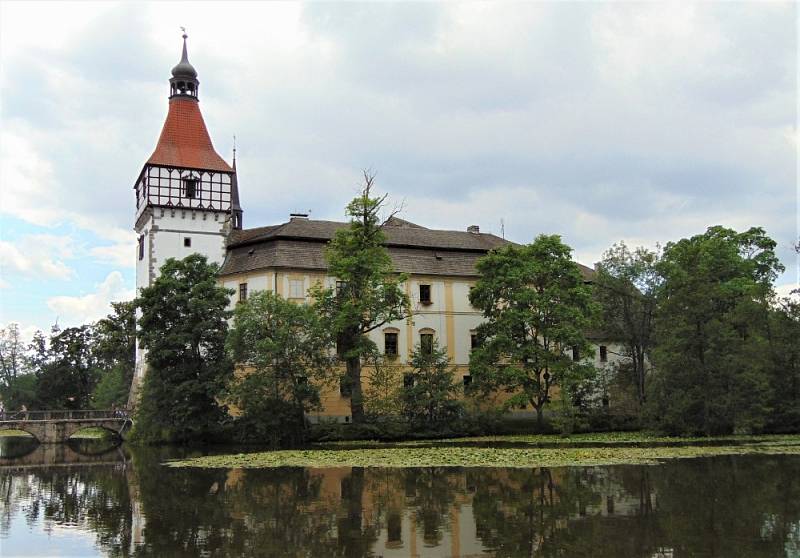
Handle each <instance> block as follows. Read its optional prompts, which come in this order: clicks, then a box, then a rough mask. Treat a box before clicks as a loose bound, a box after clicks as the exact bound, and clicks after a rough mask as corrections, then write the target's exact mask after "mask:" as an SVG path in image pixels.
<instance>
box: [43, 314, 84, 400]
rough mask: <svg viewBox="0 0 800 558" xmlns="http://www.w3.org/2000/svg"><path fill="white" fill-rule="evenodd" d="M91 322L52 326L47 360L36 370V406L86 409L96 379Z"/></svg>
mask: <svg viewBox="0 0 800 558" xmlns="http://www.w3.org/2000/svg"><path fill="white" fill-rule="evenodd" d="M94 342H95V333H94V328H93V327H92V326H90V325H83V326H79V327H68V328H66V329H64V330H58V329H56V328H54V334H53V335H52V336H51V337H50V348H49V351H48V359H47V361H46V362H45V363H44V365H43V366H42V367H41V368H40V369H39V370H38V371H37V376H38V381H37V384H36V406H38V407H39V408H42V409H87V408H89V404H90V399H91V394H92V391H93V390H94V388H95V385H96V384H97V380H98V378H99V370H98V362H97V359H96V357H95V354H94V351H93V345H94Z"/></svg>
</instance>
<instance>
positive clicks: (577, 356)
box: [572, 347, 581, 360]
mask: <svg viewBox="0 0 800 558" xmlns="http://www.w3.org/2000/svg"><path fill="white" fill-rule="evenodd" d="M580 359H581V352H580V351H579V350H578V347H572V360H580Z"/></svg>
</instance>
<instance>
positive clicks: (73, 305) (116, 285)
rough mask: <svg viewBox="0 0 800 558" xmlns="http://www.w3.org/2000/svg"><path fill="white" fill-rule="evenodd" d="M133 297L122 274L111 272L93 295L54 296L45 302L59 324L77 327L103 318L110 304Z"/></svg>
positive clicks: (107, 312) (133, 292) (133, 294)
mask: <svg viewBox="0 0 800 558" xmlns="http://www.w3.org/2000/svg"><path fill="white" fill-rule="evenodd" d="M134 296H135V291H134V289H129V288H127V287H126V286H125V281H124V279H123V278H122V274H121V273H120V272H119V271H112V272H111V273H109V274H108V277H106V278H105V280H104V281H103V282H102V283H100V284H99V285H97V286H96V288H95V291H94V292H93V293H89V294H86V295H83V296H54V297H51V298H49V299H48V300H47V306H48V307H49V308H50V310H52V311H53V312H54V313H55V314H56V315H57V316H58V320H59V324H63V325H77V324H85V323H89V322H94V321H96V320H99V319H101V318H104V317H105V316H107V315H108V314H109V313H110V312H111V303H112V302H119V301H122V300H131V299H133V298H134Z"/></svg>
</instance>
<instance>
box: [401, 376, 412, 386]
mask: <svg viewBox="0 0 800 558" xmlns="http://www.w3.org/2000/svg"><path fill="white" fill-rule="evenodd" d="M403 387H404V388H411V387H414V374H403Z"/></svg>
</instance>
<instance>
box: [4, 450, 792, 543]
mask: <svg viewBox="0 0 800 558" xmlns="http://www.w3.org/2000/svg"><path fill="white" fill-rule="evenodd" d="M173 456H174V449H173V450H166V452H164V451H162V450H160V449H153V448H143V449H136V450H135V451H134V452H133V457H134V459H133V462H132V463H128V464H127V466H122V465H119V466H98V467H80V466H78V467H53V468H49V469H47V468H42V469H29V470H25V471H16V472H12V473H10V474H6V472H5V471H4V474H2V475H0V500H1V501H2V502H1V503H0V532H2V533H8V529H9V525H10V521H11V518H12V517H19V516H22V517H25V518H27V520H28V522H29V523H30V524H42V523H43V524H44V527H45V530H46V529H47V528H48V526H49V525H54V524H56V523H59V524H67V525H78V526H80V527H81V528H83V529H86V530H91V531H93V532H94V533H95V536H96V539H97V543H98V546H99V548H101V549H102V552H104V553H106V554H108V555H111V556H127V555H128V554H129V553H130V552H131V548H132V546H134V548H133V550H132V552H133V554H134V555H136V556H178V557H180V556H186V557H189V556H200V555H206V556H208V555H210V556H255V557H258V556H289V557H301V556H315V557H316V556H320V557H323V556H324V557H333V558H345V557H363V558H366V557H370V556H374V555H375V554H376V553H380V552H379V551H378V550H377V548H378V546H377V543H378V538H379V536H380V537H384V536H385V537H386V541H385V542H386V545H387V547H388V548H394V549H398V548H401V547H404V548H406V549H409V545H413V544H417V543H416V542H415V541H419V539H418V538H415V541H409V540H403V537H405V536H406V534H407V533H408V531H405V533H404V532H403V529H406V528H407V527H408V526H409V524H411V528H412V529H413V528H416V530H417V532H418V533H419V535H421V538H422V540H423V541H424V543H425V544H426V545H427V546H429V547H430V546H441V545H442V544H443V540H446V537H444V536H443V534H444V533H445V532H447V531H448V530H450V531H451V532H452V535H453V537H460V540H459V541H458V542H459V543H460V544H461V545H462V546H464V547H466V546H469V547H470V548H474V547H475V546H476V545H475V544H473V543H475V542H476V541H470V540H468V539H467V537H468V536H470V535H469V533H471V532H472V527H471V526H467V525H465V524H464V523H463V521H464V519H463V518H462V519H461V520H460V523H459V522H457V521H454V519H453V518H454V517H455V516H454V514H456V513H458V511H459V509H461V510H463V509H465V508H469V507H470V506H471V507H472V515H473V516H474V519H475V533H476V536H477V542H478V543H479V544H480V545H482V546H483V547H485V548H486V549H487V551H488V552H489V553H491V554H492V555H496V556H500V557H503V556H505V557H512V556H513V557H516V556H536V557H544V558H549V557H556V556H574V557H581V556H592V557H595V558H611V557H614V558H616V557H619V556H625V557H630V558H639V557H641V558H650V557H652V556H653V555H654V554H655V552H656V551H657V550H658V549H670V550H672V552H673V555H674V556H675V558H682V557H688V556H725V557H733V558H744V557H748V558H750V557H754V558H759V557H766V556H782V555H784V554H785V548H784V547H785V546H786V545H792V544H793V545H798V544H800V498H798V494H800V460H798V459H797V458H793V457H789V456H780V457H769V456H757V457H719V458H713V459H694V460H680V461H670V462H668V463H666V464H663V465H660V466H657V467H651V466H622V467H593V468H566V467H565V468H555V469H499V468H482V469H477V468H468V469H456V468H411V469H375V468H368V469H358V468H356V469H348V468H341V469H303V468H284V469H263V470H223V469H178V468H169V467H164V466H162V465H161V464H160V463H161V462H162V461H163V460H164V459H166V458H168V457H173ZM131 465H135V469H134V468H133V467H132V466H131ZM137 509H141V510H142V513H143V517H144V521H143V523H144V525H145V529H144V533H143V537H140V536H139V534H138V530H137V527H138V525H139V524H140V523H141V521H140V515H139V514H138V513H137V511H135V510H137ZM132 510H134V511H132ZM406 520H408V521H406ZM414 525H415V526H416V527H414ZM132 533H133V534H132ZM413 535H414V536H419V535H418V534H417V533H416V532H415V533H414V534H413ZM793 537H794V538H793ZM791 541H795V542H791ZM140 543H141V544H140ZM136 545H138V546H136ZM787 548H790V547H788V546H787ZM791 548H794V547H791ZM420 550H421V549H420ZM440 550H441V551H442V552H439V551H438V550H437V551H436V552H438V554H443V553H445V552H446V550H445V549H440ZM423 554H424V552H423Z"/></svg>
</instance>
